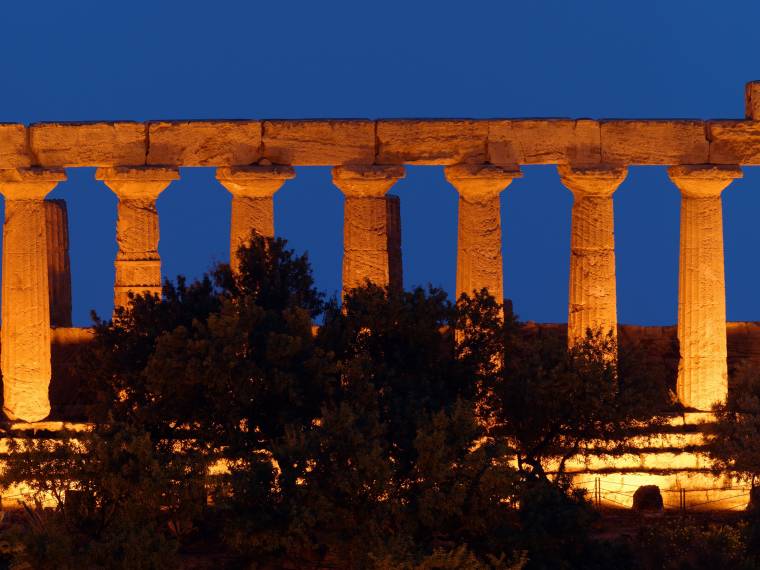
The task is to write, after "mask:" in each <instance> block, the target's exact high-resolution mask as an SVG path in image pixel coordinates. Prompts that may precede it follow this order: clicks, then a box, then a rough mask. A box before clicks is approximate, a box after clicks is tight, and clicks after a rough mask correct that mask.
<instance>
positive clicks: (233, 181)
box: [216, 165, 296, 198]
mask: <svg viewBox="0 0 760 570" xmlns="http://www.w3.org/2000/svg"><path fill="white" fill-rule="evenodd" d="M295 175H296V173H295V171H294V170H293V168H292V167H291V166H282V165H272V166H264V165H251V166H232V167H225V168H217V169H216V179H217V180H218V181H219V183H220V184H221V185H222V186H224V187H225V188H226V189H227V190H228V191H229V192H230V194H232V195H233V196H235V197H238V198H269V197H271V196H273V195H274V193H275V192H277V191H278V190H279V189H280V188H281V187H282V185H283V184H284V183H285V181H286V180H290V179H291V178H294V177H295Z"/></svg>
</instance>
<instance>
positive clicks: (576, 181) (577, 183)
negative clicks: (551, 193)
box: [557, 164, 628, 197]
mask: <svg viewBox="0 0 760 570" xmlns="http://www.w3.org/2000/svg"><path fill="white" fill-rule="evenodd" d="M557 172H559V178H560V180H561V181H562V184H564V185H565V187H566V188H567V189H568V190H570V191H571V192H572V193H573V195H575V196H598V197H605V196H607V197H608V196H612V195H613V194H614V193H615V190H617V189H618V187H619V186H620V185H621V184H622V183H623V181H624V180H625V178H626V176H628V169H627V168H626V167H624V166H622V167H619V166H605V165H599V166H593V167H578V166H572V165H569V164H559V165H557Z"/></svg>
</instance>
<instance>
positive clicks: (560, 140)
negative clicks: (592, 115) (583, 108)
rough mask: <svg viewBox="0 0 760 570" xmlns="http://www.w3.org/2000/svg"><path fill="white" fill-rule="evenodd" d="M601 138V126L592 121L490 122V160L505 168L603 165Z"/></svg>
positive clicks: (520, 120)
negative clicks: (537, 165) (511, 166)
mask: <svg viewBox="0 0 760 570" xmlns="http://www.w3.org/2000/svg"><path fill="white" fill-rule="evenodd" d="M600 134H601V130H600V127H599V122H598V121H592V120H589V119H580V120H572V119H519V120H508V121H489V132H488V160H489V161H490V162H492V163H493V164H498V165H502V166H509V165H515V164H563V163H567V162H570V163H572V164H575V165H593V164H599V162H600V161H601V152H602V150H601V138H600Z"/></svg>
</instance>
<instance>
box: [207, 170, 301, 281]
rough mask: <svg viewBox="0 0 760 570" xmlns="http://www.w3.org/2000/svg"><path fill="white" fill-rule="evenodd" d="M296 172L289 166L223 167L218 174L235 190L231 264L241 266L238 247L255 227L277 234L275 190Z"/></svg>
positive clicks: (231, 220) (233, 267)
mask: <svg viewBox="0 0 760 570" xmlns="http://www.w3.org/2000/svg"><path fill="white" fill-rule="evenodd" d="M294 176H295V171H294V170H293V169H292V168H291V167H289V166H241V167H233V168H219V169H217V171H216V178H217V180H219V183H220V184H221V185H222V186H224V187H225V188H226V189H227V190H228V191H229V192H230V194H232V212H231V218H230V266H231V267H232V269H233V271H237V270H238V269H239V260H238V256H237V252H238V249H239V248H240V246H241V245H243V244H244V243H246V242H247V241H248V239H249V238H250V236H251V232H253V231H254V230H255V231H256V232H257V233H258V234H260V235H262V236H264V237H274V194H275V192H277V191H278V190H279V189H280V188H281V187H282V185H283V184H284V183H285V181H286V180H290V179H291V178H293V177H294Z"/></svg>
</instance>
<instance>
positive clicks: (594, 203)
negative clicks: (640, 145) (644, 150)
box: [559, 165, 627, 345]
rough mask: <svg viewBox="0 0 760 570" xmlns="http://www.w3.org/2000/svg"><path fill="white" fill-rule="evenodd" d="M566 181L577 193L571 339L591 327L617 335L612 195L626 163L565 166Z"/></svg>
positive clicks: (562, 169)
mask: <svg viewBox="0 0 760 570" xmlns="http://www.w3.org/2000/svg"><path fill="white" fill-rule="evenodd" d="M559 175H560V179H561V180H562V183H563V184H564V185H565V186H566V187H567V188H568V189H569V190H570V191H571V192H572V193H573V198H574V199H573V210H572V223H571V230H570V231H571V234H570V301H569V304H568V317H567V326H568V331H567V332H568V342H569V343H570V344H571V345H572V344H574V343H576V342H578V341H580V340H582V339H583V338H584V337H585V335H586V331H587V330H589V329H591V330H592V331H594V332H596V331H597V330H600V331H601V332H602V334H607V333H610V332H611V333H612V334H613V335H615V336H616V335H617V286H616V281H615V224H614V214H613V204H612V195H613V194H614V192H615V190H617V188H618V186H620V184H622V182H623V180H625V177H626V175H627V170H626V169H625V168H576V167H570V166H566V165H565V166H560V167H559Z"/></svg>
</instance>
